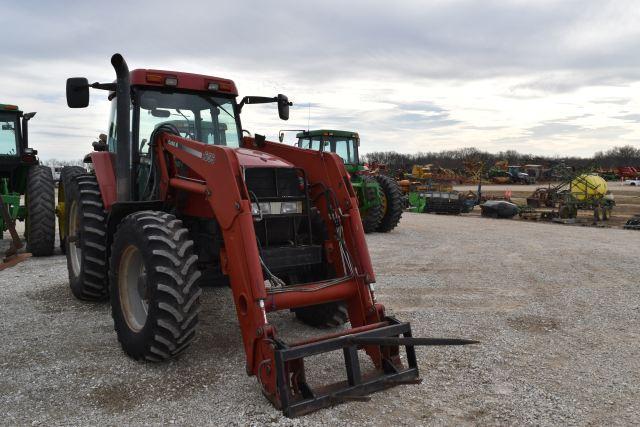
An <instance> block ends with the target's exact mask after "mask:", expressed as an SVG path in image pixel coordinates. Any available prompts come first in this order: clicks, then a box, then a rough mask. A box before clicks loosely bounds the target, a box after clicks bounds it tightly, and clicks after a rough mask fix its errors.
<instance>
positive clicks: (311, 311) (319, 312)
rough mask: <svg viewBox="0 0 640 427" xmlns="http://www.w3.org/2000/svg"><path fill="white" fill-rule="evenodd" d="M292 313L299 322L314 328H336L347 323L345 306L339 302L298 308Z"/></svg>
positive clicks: (347, 316) (347, 317) (347, 315)
mask: <svg viewBox="0 0 640 427" xmlns="http://www.w3.org/2000/svg"><path fill="white" fill-rule="evenodd" d="M294 311H295V313H296V317H297V318H298V319H299V320H300V321H302V322H303V323H306V324H307V325H309V326H313V327H315V328H336V327H338V326H340V325H343V324H345V323H347V322H348V321H349V313H348V311H347V304H346V303H344V302H341V301H339V302H329V303H326V304H319V305H312V306H309V307H300V308H296V309H295V310H294Z"/></svg>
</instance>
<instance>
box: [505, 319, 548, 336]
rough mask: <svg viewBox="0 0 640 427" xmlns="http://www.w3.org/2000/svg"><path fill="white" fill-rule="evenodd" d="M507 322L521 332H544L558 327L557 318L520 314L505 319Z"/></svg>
mask: <svg viewBox="0 0 640 427" xmlns="http://www.w3.org/2000/svg"><path fill="white" fill-rule="evenodd" d="M507 324H508V325H509V326H510V327H512V328H513V329H515V330H517V331H521V332H533V333H536V334H545V333H548V332H553V331H555V330H558V329H560V324H559V322H558V321H557V320H555V319H552V318H548V317H538V316H520V317H514V318H509V319H507Z"/></svg>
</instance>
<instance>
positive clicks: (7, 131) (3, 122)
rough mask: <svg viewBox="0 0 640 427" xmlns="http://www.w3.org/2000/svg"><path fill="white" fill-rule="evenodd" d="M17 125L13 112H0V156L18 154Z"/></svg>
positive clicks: (16, 118)
mask: <svg viewBox="0 0 640 427" xmlns="http://www.w3.org/2000/svg"><path fill="white" fill-rule="evenodd" d="M17 126H18V117H17V116H16V115H15V114H12V113H0V156H7V155H9V156H15V155H17V154H18V152H17V149H18V136H17V134H16V128H17Z"/></svg>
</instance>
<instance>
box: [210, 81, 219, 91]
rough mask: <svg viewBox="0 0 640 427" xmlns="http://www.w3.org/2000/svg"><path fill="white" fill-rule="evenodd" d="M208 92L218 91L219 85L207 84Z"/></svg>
mask: <svg viewBox="0 0 640 427" xmlns="http://www.w3.org/2000/svg"><path fill="white" fill-rule="evenodd" d="M207 89H208V90H219V89H220V85H219V84H218V83H213V82H211V83H209V85H208V86H207Z"/></svg>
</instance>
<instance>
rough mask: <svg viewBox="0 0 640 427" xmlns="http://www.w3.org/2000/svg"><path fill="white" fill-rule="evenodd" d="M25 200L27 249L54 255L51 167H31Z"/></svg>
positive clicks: (54, 225)
mask: <svg viewBox="0 0 640 427" xmlns="http://www.w3.org/2000/svg"><path fill="white" fill-rule="evenodd" d="M25 201H26V205H27V218H26V233H25V234H26V238H27V251H29V252H31V254H33V256H49V255H52V254H53V246H54V244H55V240H56V211H55V186H54V184H53V173H52V172H51V168H50V167H48V166H42V165H35V166H31V167H30V168H29V175H28V177H27V193H26V197H25Z"/></svg>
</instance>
